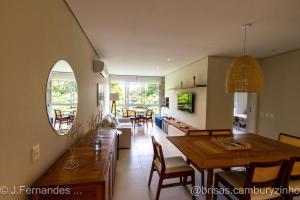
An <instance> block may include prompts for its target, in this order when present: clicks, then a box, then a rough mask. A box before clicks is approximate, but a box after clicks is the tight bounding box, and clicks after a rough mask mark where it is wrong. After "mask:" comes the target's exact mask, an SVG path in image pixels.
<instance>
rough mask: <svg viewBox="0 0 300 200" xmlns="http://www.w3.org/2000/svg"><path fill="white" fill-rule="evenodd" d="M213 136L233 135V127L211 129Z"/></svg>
mask: <svg viewBox="0 0 300 200" xmlns="http://www.w3.org/2000/svg"><path fill="white" fill-rule="evenodd" d="M210 135H211V136H230V135H232V131H231V129H215V130H210Z"/></svg>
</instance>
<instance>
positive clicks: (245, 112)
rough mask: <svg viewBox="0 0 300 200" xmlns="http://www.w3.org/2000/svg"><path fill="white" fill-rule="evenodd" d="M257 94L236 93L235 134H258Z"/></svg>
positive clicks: (234, 111)
mask: <svg viewBox="0 0 300 200" xmlns="http://www.w3.org/2000/svg"><path fill="white" fill-rule="evenodd" d="M256 120H257V94H256V93H234V110H233V133H236V134H242V133H256Z"/></svg>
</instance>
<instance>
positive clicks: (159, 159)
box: [151, 136, 166, 173]
mask: <svg viewBox="0 0 300 200" xmlns="http://www.w3.org/2000/svg"><path fill="white" fill-rule="evenodd" d="M151 138H152V144H153V153H154V155H153V160H154V162H156V163H157V165H159V167H160V169H158V170H159V171H160V173H164V171H165V169H166V165H165V159H164V154H163V151H162V147H161V145H160V144H159V143H158V142H157V141H156V140H155V138H154V136H151Z"/></svg>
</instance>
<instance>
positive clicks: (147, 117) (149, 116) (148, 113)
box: [141, 110, 153, 128]
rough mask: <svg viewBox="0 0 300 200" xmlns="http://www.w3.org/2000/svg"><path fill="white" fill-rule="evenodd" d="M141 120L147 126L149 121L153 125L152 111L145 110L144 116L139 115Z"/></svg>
mask: <svg viewBox="0 0 300 200" xmlns="http://www.w3.org/2000/svg"><path fill="white" fill-rule="evenodd" d="M141 120H143V122H145V123H146V125H147V128H148V122H149V121H151V124H152V127H153V111H152V110H147V111H146V114H145V116H142V117H141Z"/></svg>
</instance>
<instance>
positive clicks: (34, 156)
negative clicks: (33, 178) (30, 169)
mask: <svg viewBox="0 0 300 200" xmlns="http://www.w3.org/2000/svg"><path fill="white" fill-rule="evenodd" d="M39 159H40V145H39V144H37V145H35V146H33V147H32V149H31V161H32V163H36V162H37V161H38V160H39Z"/></svg>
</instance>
